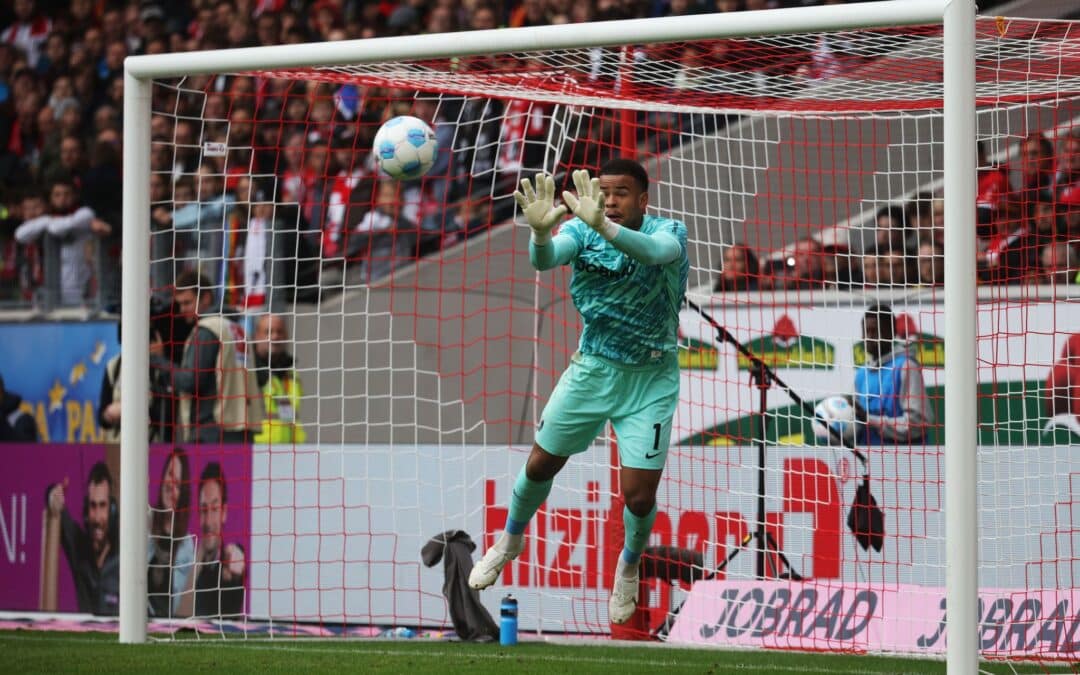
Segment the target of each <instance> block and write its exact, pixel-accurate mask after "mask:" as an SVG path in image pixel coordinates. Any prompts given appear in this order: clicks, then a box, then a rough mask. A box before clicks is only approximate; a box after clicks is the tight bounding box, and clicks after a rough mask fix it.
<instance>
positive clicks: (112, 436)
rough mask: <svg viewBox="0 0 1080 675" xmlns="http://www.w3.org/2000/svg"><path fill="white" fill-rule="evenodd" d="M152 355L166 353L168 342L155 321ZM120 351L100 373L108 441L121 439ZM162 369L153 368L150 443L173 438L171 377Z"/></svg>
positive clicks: (100, 410)
mask: <svg viewBox="0 0 1080 675" xmlns="http://www.w3.org/2000/svg"><path fill="white" fill-rule="evenodd" d="M116 328H117V330H116V333H117V341H119V337H120V324H119V323H117V326H116ZM149 353H150V357H151V358H161V357H163V355H164V353H165V343H164V341H163V340H162V339H161V334H160V333H159V332H158V330H157V328H156V327H154V325H153V324H151V326H150V346H149ZM120 357H121V354H117V355H116V356H114V357H112V358H111V359H109V361H108V363H106V364H105V373H104V374H103V375H102V377H101V393H100V394H98V415H97V421H98V425H99V426H100V427H101V428H102V430H103V431H104V432H105V433H104V436H105V442H106V443H119V442H120V422H121V413H122V408H121V406H120V401H121V399H120V365H121V358H120ZM163 375H164V374H163V373H162V371H161V370H159V369H156V368H151V369H150V386H149V390H148V391H149V394H150V395H149V400H148V405H149V408H150V416H149V424H150V431H149V434H148V436H147V437H148V439H149V441H150V442H151V443H157V442H163V441H164V442H168V441H170V440H172V432H173V415H172V403H173V397H172V391H171V390H170V387H169V382H168V380H167V379H166V378H165V377H164V376H163Z"/></svg>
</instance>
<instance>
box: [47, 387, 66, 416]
mask: <svg viewBox="0 0 1080 675" xmlns="http://www.w3.org/2000/svg"><path fill="white" fill-rule="evenodd" d="M66 395H67V389H64V385H62V384H60V380H54V381H53V386H52V388H51V389H49V412H54V411H56V410H59V409H60V408H62V407H63V405H64V396H66Z"/></svg>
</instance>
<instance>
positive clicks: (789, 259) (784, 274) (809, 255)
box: [766, 238, 825, 289]
mask: <svg viewBox="0 0 1080 675" xmlns="http://www.w3.org/2000/svg"><path fill="white" fill-rule="evenodd" d="M823 257H824V247H823V246H822V245H821V243H820V242H818V241H817V240H816V239H810V238H808V239H800V240H799V241H797V242H795V243H794V244H791V245H789V246H787V247H786V248H785V249H784V251H783V252H782V253H781V255H780V257H779V258H777V259H774V260H773V261H772V264H771V267H770V269H769V270H768V271H767V272H766V274H767V275H768V276H769V277H771V278H770V279H768V281H770V282H771V286H772V287H773V288H789V289H799V288H821V287H822V283H823V282H824V280H825V276H824V273H825V267H824V264H823V261H822V259H823Z"/></svg>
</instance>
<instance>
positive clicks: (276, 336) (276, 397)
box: [251, 314, 307, 443]
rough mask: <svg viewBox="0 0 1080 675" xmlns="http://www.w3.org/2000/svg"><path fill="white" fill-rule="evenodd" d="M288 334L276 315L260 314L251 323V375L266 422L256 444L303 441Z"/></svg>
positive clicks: (298, 390) (299, 395) (298, 392)
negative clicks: (252, 336)
mask: <svg viewBox="0 0 1080 675" xmlns="http://www.w3.org/2000/svg"><path fill="white" fill-rule="evenodd" d="M288 343H289V332H288V329H287V328H286V326H285V320H284V319H283V318H282V317H281V316H280V315H277V314H263V315H262V316H260V317H259V318H258V319H257V320H256V322H255V337H254V339H253V340H252V345H251V351H252V357H253V360H254V367H255V376H256V377H257V378H258V382H259V387H261V388H262V392H263V405H264V406H265V407H266V420H264V421H263V426H262V431H260V432H259V433H258V434H257V435H256V436H255V439H254V440H255V442H256V443H303V442H304V441H305V440H307V435H306V434H305V433H304V428H303V426H301V425H300V403H301V401H302V400H303V396H304V393H303V390H302V388H301V386H300V378H299V377H297V375H296V371H295V370H294V368H293V356H292V354H291V353H290V351H289V344H288Z"/></svg>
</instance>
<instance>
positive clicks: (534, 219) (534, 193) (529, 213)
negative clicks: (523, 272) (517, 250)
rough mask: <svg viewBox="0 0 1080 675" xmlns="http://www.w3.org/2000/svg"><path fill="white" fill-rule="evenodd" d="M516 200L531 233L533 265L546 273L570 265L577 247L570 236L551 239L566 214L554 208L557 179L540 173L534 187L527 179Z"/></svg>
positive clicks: (524, 180) (515, 197) (516, 193)
mask: <svg viewBox="0 0 1080 675" xmlns="http://www.w3.org/2000/svg"><path fill="white" fill-rule="evenodd" d="M514 200H515V201H517V203H518V206H519V207H521V213H522V214H523V215H524V216H525V220H526V221H527V222H528V223H529V229H531V230H532V237H531V238H530V239H529V262H531V263H532V266H533V267H535V268H536V269H538V270H540V271H544V270H549V269H551V268H552V267H555V266H557V265H565V264H566V263H568V262H570V260H572V259H573V256H574V254H575V253H576V252H577V244H576V243H575V242H574V241H573V240H572V239H570V238H569V237H552V236H551V230H553V229H554V228H555V225H556V224H558V222H559V221H560V220H562V218H563V216H565V215H566V207H565V206H558V207H556V206H555V179H554V178H552V177H551V176H549V175H547V174H543V173H538V174H536V187H535V188H534V187H533V184H532V183H530V182H529V179H528V178H523V179H522V180H521V189H520V190H518V191H516V192H514Z"/></svg>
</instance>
